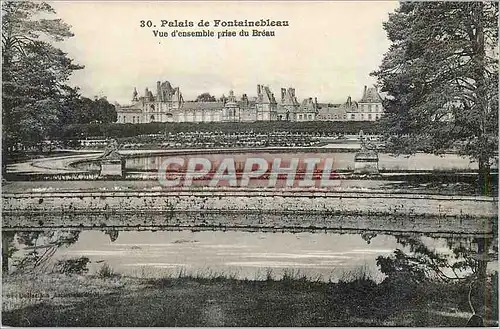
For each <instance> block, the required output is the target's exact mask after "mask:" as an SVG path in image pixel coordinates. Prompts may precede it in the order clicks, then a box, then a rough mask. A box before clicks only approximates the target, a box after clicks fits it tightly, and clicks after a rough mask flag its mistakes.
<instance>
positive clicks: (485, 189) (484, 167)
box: [478, 159, 491, 195]
mask: <svg viewBox="0 0 500 329" xmlns="http://www.w3.org/2000/svg"><path fill="white" fill-rule="evenodd" d="M478 188H479V191H480V193H481V195H490V194H491V174H490V165H489V162H488V160H484V159H479V174H478Z"/></svg>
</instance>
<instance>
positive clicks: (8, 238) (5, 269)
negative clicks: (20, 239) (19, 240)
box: [2, 231, 14, 275]
mask: <svg viewBox="0 0 500 329" xmlns="http://www.w3.org/2000/svg"><path fill="white" fill-rule="evenodd" d="M13 239H14V233H13V232H9V231H2V275H7V274H8V273H9V256H10V253H9V246H10V244H11V242H12V240H13Z"/></svg>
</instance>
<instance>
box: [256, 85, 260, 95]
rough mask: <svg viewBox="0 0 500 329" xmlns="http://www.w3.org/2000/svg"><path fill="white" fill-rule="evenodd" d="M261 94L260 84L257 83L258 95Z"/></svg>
mask: <svg viewBox="0 0 500 329" xmlns="http://www.w3.org/2000/svg"><path fill="white" fill-rule="evenodd" d="M260 94H261V90H260V85H257V96H259V95H260Z"/></svg>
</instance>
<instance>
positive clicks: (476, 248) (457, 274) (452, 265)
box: [377, 236, 498, 282]
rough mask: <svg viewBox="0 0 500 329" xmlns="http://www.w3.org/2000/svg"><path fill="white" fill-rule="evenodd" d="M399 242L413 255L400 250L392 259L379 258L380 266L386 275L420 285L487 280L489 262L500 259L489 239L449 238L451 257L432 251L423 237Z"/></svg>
mask: <svg viewBox="0 0 500 329" xmlns="http://www.w3.org/2000/svg"><path fill="white" fill-rule="evenodd" d="M396 240H397V242H398V243H399V244H401V245H402V246H403V247H407V248H409V251H410V252H409V253H406V252H404V251H403V250H401V249H396V250H395V251H394V253H393V254H392V255H391V256H389V257H384V256H379V257H377V264H378V265H379V266H380V269H381V271H382V272H383V273H384V274H386V275H394V274H395V273H398V274H407V276H408V278H409V279H412V280H414V281H416V282H421V281H422V280H424V279H431V280H442V281H450V280H459V281H460V280H470V279H471V278H474V277H477V276H481V275H482V276H484V275H485V274H486V272H485V271H486V267H485V266H486V265H487V262H488V261H491V260H495V259H497V258H498V249H497V248H496V246H495V244H494V243H492V239H488V238H471V237H469V238H466V237H460V238H447V239H446V245H447V247H448V248H449V252H448V253H445V252H442V251H439V250H436V249H434V248H431V247H429V246H428V245H427V244H426V243H425V242H424V241H423V240H422V238H421V237H420V236H396ZM490 249H491V250H490ZM490 251H491V252H490ZM483 272H484V273H483Z"/></svg>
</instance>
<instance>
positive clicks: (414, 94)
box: [372, 1, 498, 194]
mask: <svg viewBox="0 0 500 329" xmlns="http://www.w3.org/2000/svg"><path fill="white" fill-rule="evenodd" d="M384 29H385V30H386V32H387V35H388V38H389V40H390V41H391V42H392V44H391V46H390V49H389V51H388V52H387V53H386V54H385V56H384V58H383V61H382V64H381V66H380V68H379V69H378V70H377V71H376V72H373V73H372V75H374V76H376V77H377V78H378V81H379V84H380V85H381V87H382V88H381V89H382V91H383V92H387V93H388V97H387V100H386V101H385V104H384V105H385V108H386V116H385V118H384V119H383V120H382V122H383V123H385V124H386V131H387V134H388V136H389V138H390V141H391V142H392V143H390V145H392V147H393V151H394V152H395V153H413V152H415V151H417V150H426V151H430V152H434V153H443V152H445V151H446V150H448V149H450V148H456V149H457V150H458V151H459V152H460V154H462V155H467V156H469V157H471V158H472V159H474V160H476V161H477V162H478V165H479V184H480V185H479V186H480V187H481V192H482V193H484V194H486V193H488V191H489V190H490V182H491V180H490V166H491V165H492V164H493V163H494V161H495V158H496V154H495V152H496V150H497V149H498V3H496V2H445V1H441V2H402V3H401V4H400V7H399V8H398V9H396V11H395V12H394V13H392V14H390V15H389V20H388V22H386V23H384Z"/></svg>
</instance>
